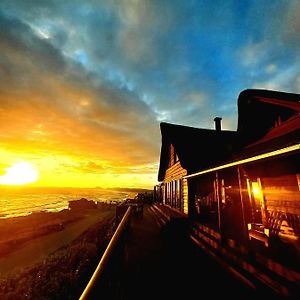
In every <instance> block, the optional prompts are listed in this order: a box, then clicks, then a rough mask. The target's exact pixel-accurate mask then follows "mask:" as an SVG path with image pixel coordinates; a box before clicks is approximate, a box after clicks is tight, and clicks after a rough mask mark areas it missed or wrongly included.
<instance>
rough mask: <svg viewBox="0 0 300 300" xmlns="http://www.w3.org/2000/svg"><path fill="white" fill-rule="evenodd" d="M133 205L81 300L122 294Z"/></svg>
mask: <svg viewBox="0 0 300 300" xmlns="http://www.w3.org/2000/svg"><path fill="white" fill-rule="evenodd" d="M131 211H132V207H131V206H128V208H127V210H126V212H125V214H124V216H123V218H122V220H121V221H120V223H119V225H118V227H117V229H116V231H115V233H114V235H113V237H112V238H111V240H110V242H109V244H108V246H107V248H106V250H105V252H104V253H103V255H102V258H101V260H100V262H99V264H98V266H97V268H96V270H95V272H94V274H93V275H92V277H91V279H90V281H89V283H88V284H87V286H86V288H85V289H84V291H83V293H82V294H81V296H80V298H79V300H87V299H96V298H97V296H98V297H101V298H103V299H113V298H115V297H116V296H117V295H118V294H122V271H123V270H124V244H125V243H124V242H125V237H126V232H127V229H128V227H129V223H130V215H131Z"/></svg>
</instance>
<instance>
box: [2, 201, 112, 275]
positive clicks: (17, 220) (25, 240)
mask: <svg viewBox="0 0 300 300" xmlns="http://www.w3.org/2000/svg"><path fill="white" fill-rule="evenodd" d="M76 202H78V203H81V202H82V199H80V200H76ZM93 203H94V202H93ZM114 216H115V204H107V203H100V204H98V205H96V206H95V207H93V208H92V207H84V205H83V206H79V207H78V208H72V209H70V208H69V209H64V210H61V211H58V212H45V211H42V212H34V213H32V214H30V215H27V216H20V217H13V218H4V219H0V274H1V276H5V275H6V274H7V273H9V272H12V271H14V270H15V269H16V268H23V267H26V266H29V265H31V264H33V263H36V262H38V261H40V260H42V259H43V258H45V257H46V256H47V255H49V254H51V253H52V252H55V251H56V250H57V249H59V248H61V247H66V246H67V245H68V244H69V243H71V242H72V241H73V240H74V239H76V238H78V236H80V235H81V234H82V233H83V232H84V231H85V230H87V229H88V228H89V227H91V226H93V225H94V224H95V223H97V222H102V223H107V222H109V221H111V220H112V219H114Z"/></svg>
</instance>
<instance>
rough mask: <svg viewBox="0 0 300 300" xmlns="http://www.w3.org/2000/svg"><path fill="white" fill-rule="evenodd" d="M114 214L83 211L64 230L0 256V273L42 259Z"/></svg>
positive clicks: (111, 211) (29, 242)
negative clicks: (77, 218) (80, 216)
mask: <svg viewBox="0 0 300 300" xmlns="http://www.w3.org/2000/svg"><path fill="white" fill-rule="evenodd" d="M114 215H115V210H114V209H109V210H100V209H97V210H89V211H86V212H85V214H84V217H83V218H82V219H79V220H77V221H75V222H73V223H70V224H67V225H66V226H65V228H64V230H62V231H59V232H52V233H49V234H48V235H45V236H42V237H39V238H35V239H33V240H31V241H28V242H26V243H24V244H22V245H21V246H20V249H18V250H16V251H14V252H12V253H11V254H8V255H6V256H5V257H2V258H0V274H1V275H5V274H7V273H9V272H10V271H13V270H15V269H16V268H22V267H25V266H28V265H31V264H33V263H36V262H38V261H41V260H43V259H44V258H45V257H46V256H47V255H49V254H51V253H53V252H54V251H55V250H57V249H59V248H61V247H63V246H66V245H67V244H69V243H70V242H71V241H72V240H74V239H75V238H76V237H78V236H79V235H80V234H81V233H83V232H84V231H85V230H86V229H87V228H89V227H90V226H92V225H93V224H95V223H96V222H99V221H103V222H105V221H108V220H110V219H111V218H112V217H114Z"/></svg>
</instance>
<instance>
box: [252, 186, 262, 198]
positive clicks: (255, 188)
mask: <svg viewBox="0 0 300 300" xmlns="http://www.w3.org/2000/svg"><path fill="white" fill-rule="evenodd" d="M252 192H253V195H254V197H259V196H260V195H261V190H260V188H259V185H258V182H252Z"/></svg>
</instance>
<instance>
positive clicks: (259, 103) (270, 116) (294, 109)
mask: <svg viewBox="0 0 300 300" xmlns="http://www.w3.org/2000/svg"><path fill="white" fill-rule="evenodd" d="M299 111H300V95H299V94H293V93H286V92H280V91H271V90H263V89H248V90H244V91H242V92H241V93H240V95H239V97H238V127H237V131H238V133H239V136H240V138H241V141H242V143H243V144H244V145H247V144H251V143H253V142H255V141H258V140H260V139H261V138H263V137H264V136H265V135H266V134H267V133H268V132H270V130H272V129H271V128H272V127H274V125H275V122H276V121H277V120H278V118H279V117H280V119H281V121H282V122H285V121H287V120H288V119H290V118H291V117H293V116H295V115H296V114H297V113H299Z"/></svg>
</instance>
